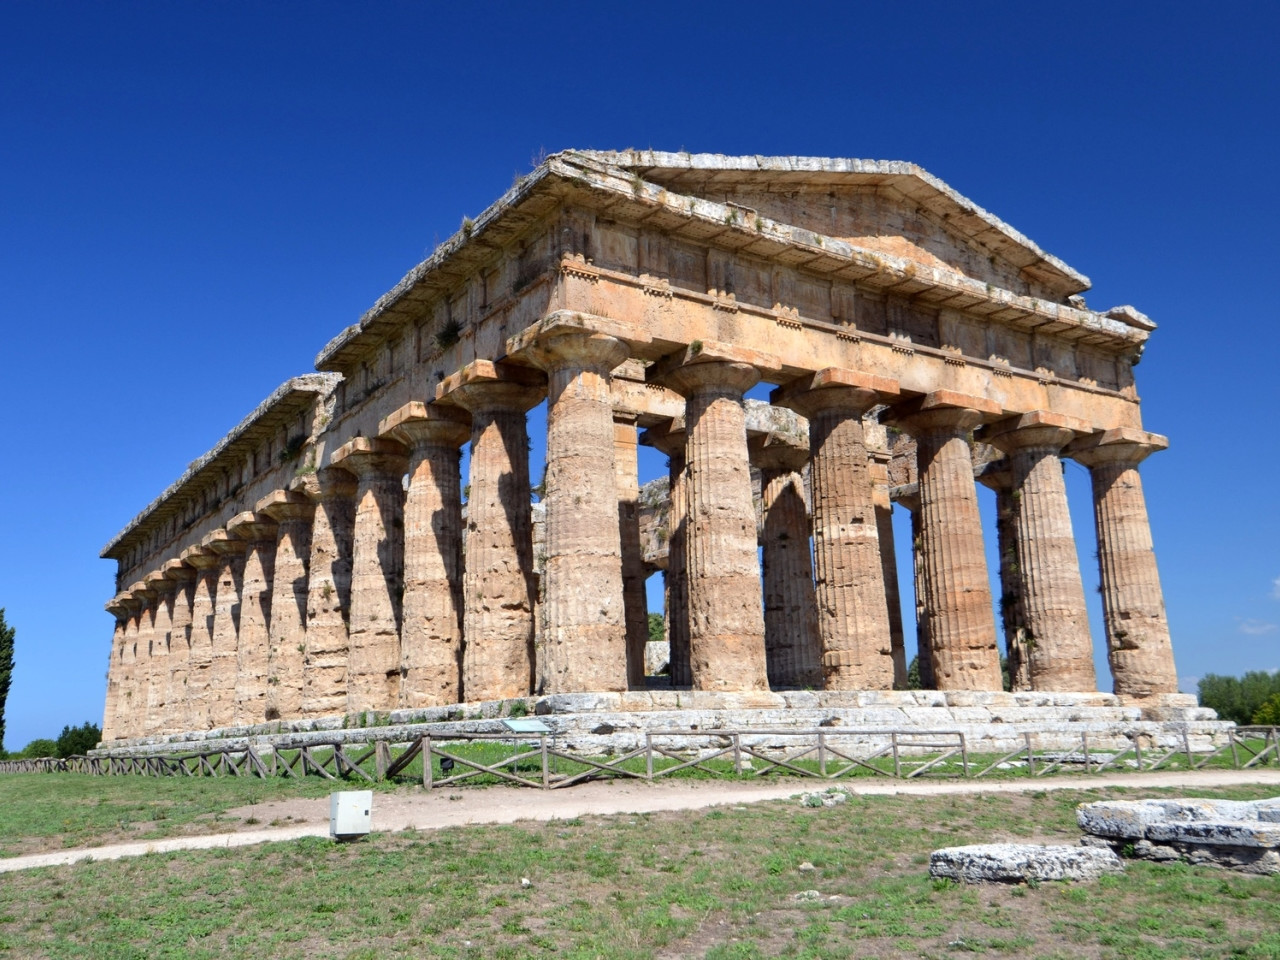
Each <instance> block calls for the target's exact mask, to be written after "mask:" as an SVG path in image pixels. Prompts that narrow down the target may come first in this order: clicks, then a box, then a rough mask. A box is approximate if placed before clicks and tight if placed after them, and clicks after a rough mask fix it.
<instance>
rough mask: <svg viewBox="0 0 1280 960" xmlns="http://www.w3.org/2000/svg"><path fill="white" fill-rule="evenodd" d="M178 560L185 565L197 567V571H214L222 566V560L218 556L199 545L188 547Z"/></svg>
mask: <svg viewBox="0 0 1280 960" xmlns="http://www.w3.org/2000/svg"><path fill="white" fill-rule="evenodd" d="M178 559H179V560H181V561H182V562H183V563H185V564H189V565H190V566H193V567H195V568H196V570H197V571H199V570H212V569H214V568H216V567H220V566H222V558H221V557H220V556H219V555H218V554H216V553H214V552H213V551H212V550H209V549H207V548H205V547H202V546H200V545H199V544H194V545H192V546H190V547H187V549H185V550H183V551H182V553H180V554H179V555H178Z"/></svg>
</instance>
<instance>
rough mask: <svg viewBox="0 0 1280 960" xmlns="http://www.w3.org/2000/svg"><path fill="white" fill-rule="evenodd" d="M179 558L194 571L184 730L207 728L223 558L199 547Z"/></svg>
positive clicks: (212, 686)
mask: <svg viewBox="0 0 1280 960" xmlns="http://www.w3.org/2000/svg"><path fill="white" fill-rule="evenodd" d="M181 560H182V562H183V563H185V564H187V565H188V566H191V567H194V568H195V571H196V582H195V588H194V589H193V590H192V593H191V649H190V652H189V653H188V654H187V684H186V690H187V694H186V700H185V702H186V709H185V710H184V711H183V715H184V717H185V722H184V724H183V726H184V728H185V729H187V730H209V729H211V728H212V726H213V713H212V700H213V698H214V696H215V695H216V691H215V688H214V685H213V629H214V620H215V619H216V610H217V597H218V578H219V577H220V575H221V574H222V557H220V556H219V555H218V554H216V553H214V552H213V551H212V550H207V549H205V548H204V547H202V546H192V547H188V548H187V549H186V550H183V551H182V555H181Z"/></svg>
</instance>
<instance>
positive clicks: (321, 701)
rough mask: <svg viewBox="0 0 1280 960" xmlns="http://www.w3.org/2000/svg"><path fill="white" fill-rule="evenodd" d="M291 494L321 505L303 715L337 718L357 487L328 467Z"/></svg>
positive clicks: (342, 707)
mask: <svg viewBox="0 0 1280 960" xmlns="http://www.w3.org/2000/svg"><path fill="white" fill-rule="evenodd" d="M291 489H293V490H295V491H296V492H299V493H302V494H304V495H305V496H306V497H307V498H308V499H310V500H311V501H312V502H314V503H315V504H316V512H315V517H314V520H313V521H312V526H311V562H310V563H309V564H308V576H307V639H306V653H305V654H304V655H303V663H302V681H303V682H302V712H303V715H304V716H332V715H334V714H340V713H344V712H345V711H346V709H347V659H348V656H349V649H350V648H349V644H350V640H349V638H348V634H347V619H348V611H349V610H350V609H351V606H350V603H351V552H352V545H351V541H352V535H353V530H354V527H355V500H354V498H355V494H356V483H355V479H354V478H353V477H352V476H351V474H349V473H347V472H346V471H345V470H335V469H333V468H331V467H326V468H324V469H322V470H319V471H318V472H316V473H315V474H312V475H310V476H302V477H298V478H297V479H296V480H294V482H293V483H292V484H291Z"/></svg>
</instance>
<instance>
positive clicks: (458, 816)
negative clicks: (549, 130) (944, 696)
mask: <svg viewBox="0 0 1280 960" xmlns="http://www.w3.org/2000/svg"><path fill="white" fill-rule="evenodd" d="M822 784H823V782H822V781H818V780H800V779H795V780H778V781H773V782H770V783H759V782H754V783H751V782H749V783H743V782H741V781H715V780H667V781H658V782H657V783H646V782H644V781H642V780H621V781H620V780H606V781H595V782H591V783H584V784H580V785H578V786H575V787H572V788H569V789H566V790H533V789H530V788H527V787H503V786H494V787H485V788H482V789H475V788H469V789H466V790H462V791H456V792H449V791H448V790H433V791H431V792H425V791H423V790H422V789H421V788H406V789H405V790H402V791H397V792H395V793H378V794H375V796H374V809H373V826H374V829H375V830H378V831H396V830H404V829H407V828H410V827H412V828H413V829H416V830H435V829H439V828H441V827H451V826H462V825H466V824H476V823H514V822H515V821H517V820H556V819H562V820H567V819H571V818H573V817H580V816H587V815H590V814H611V813H653V812H656V811H660V810H698V809H702V808H704V807H714V806H723V805H738V804H745V803H755V802H758V801H761V800H778V799H784V798H786V797H790V796H793V795H795V794H797V793H800V792H802V791H805V790H813V789H817V788H820V787H821V786H822ZM1237 784H1245V785H1256V786H1258V787H1259V789H1260V795H1266V794H1270V795H1275V794H1277V793H1280V769H1276V768H1269V769H1260V770H1195V771H1183V772H1170V773H1163V772H1161V773H1130V774H1124V773H1117V774H1108V775H1102V776H1089V777H1084V776H1071V777H1057V778H1046V779H1044V780H1035V781H1032V782H1028V781H1026V780H945V781H919V782H916V781H907V782H904V781H900V780H887V779H886V780H873V781H847V782H844V785H845V786H847V787H848V788H849V789H850V790H851V791H852V792H853V793H855V794H859V795H864V796H872V795H894V794H898V795H904V796H930V795H939V794H972V793H1021V792H1024V791H1031V790H1088V789H1093V788H1097V787H1138V788H1142V787H1180V788H1185V789H1186V790H1188V791H1194V790H1197V789H1206V788H1210V787H1225V786H1232V785H1237ZM229 813H230V814H231V815H232V816H240V817H242V818H244V819H246V820H253V821H254V822H255V823H273V822H275V823H278V822H280V821H284V820H288V821H290V823H291V824H292V825H291V826H286V827H271V828H269V829H265V830H258V829H252V828H251V827H247V826H246V829H241V830H237V831H234V832H231V833H221V834H213V835H207V836H196V837H173V838H171V839H168V840H153V841H149V842H139V843H118V844H111V845H107V846H101V847H85V848H81V849H78V850H61V851H58V852H56V853H39V854H31V855H28V856H23V857H11V858H6V859H0V873H8V872H10V871H13V870H30V869H33V868H35V867H49V866H60V865H65V864H72V863H79V862H81V861H85V860H119V859H121V858H122V857H137V856H141V855H143V854H147V853H167V852H170V851H174V850H208V849H212V848H217V847H242V846H249V845H251V844H256V843H273V842H278V841H282V840H296V839H298V838H299V837H327V836H328V835H329V801H328V798H326V797H319V798H311V799H292V800H275V801H271V802H268V803H260V804H255V805H254V806H251V807H240V808H238V809H236V810H231V811H229Z"/></svg>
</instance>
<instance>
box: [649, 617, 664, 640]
mask: <svg viewBox="0 0 1280 960" xmlns="http://www.w3.org/2000/svg"><path fill="white" fill-rule="evenodd" d="M665 639H667V630H666V626H665V625H664V624H663V622H662V614H660V613H651V614H649V642H650V643H661V642H662V641H663V640H665Z"/></svg>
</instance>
